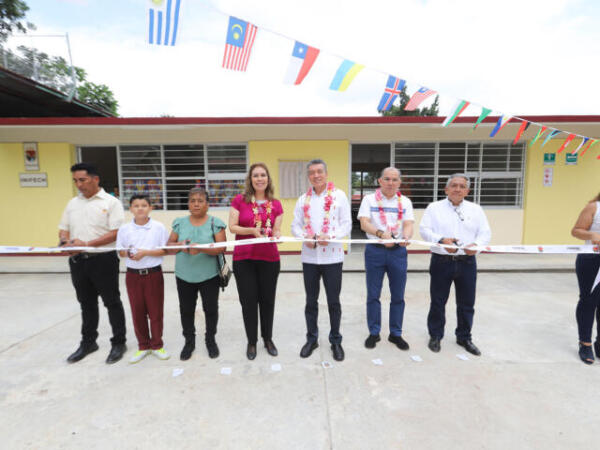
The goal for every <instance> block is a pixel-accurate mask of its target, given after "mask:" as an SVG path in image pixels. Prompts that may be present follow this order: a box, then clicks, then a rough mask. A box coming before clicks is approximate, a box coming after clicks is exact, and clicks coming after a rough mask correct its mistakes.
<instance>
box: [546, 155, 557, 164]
mask: <svg viewBox="0 0 600 450" xmlns="http://www.w3.org/2000/svg"><path fill="white" fill-rule="evenodd" d="M555 162H556V153H544V165H545V166H553V165H554V163H555Z"/></svg>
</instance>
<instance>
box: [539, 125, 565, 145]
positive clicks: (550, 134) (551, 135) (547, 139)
mask: <svg viewBox="0 0 600 450" xmlns="http://www.w3.org/2000/svg"><path fill="white" fill-rule="evenodd" d="M559 133H560V130H555V129H554V128H553V129H552V131H551V132H550V133H548V136H546V139H544V142H542V146H541V147H540V148H544V145H546V142H548V141H549V140H550V139H552V138H553V137H554V136H556V135H557V134H559Z"/></svg>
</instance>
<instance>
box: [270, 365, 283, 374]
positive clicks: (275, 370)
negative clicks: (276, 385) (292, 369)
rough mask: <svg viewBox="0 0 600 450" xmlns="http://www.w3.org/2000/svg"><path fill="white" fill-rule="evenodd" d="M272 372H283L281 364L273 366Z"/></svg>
mask: <svg viewBox="0 0 600 450" xmlns="http://www.w3.org/2000/svg"><path fill="white" fill-rule="evenodd" d="M271 370H272V371H273V372H281V364H279V363H275V364H271Z"/></svg>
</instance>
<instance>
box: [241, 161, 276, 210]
mask: <svg viewBox="0 0 600 450" xmlns="http://www.w3.org/2000/svg"><path fill="white" fill-rule="evenodd" d="M257 167H262V168H263V169H265V172H267V178H268V180H269V181H268V182H267V188H266V189H265V197H266V198H267V200H273V196H274V190H273V180H272V179H271V174H270V173H269V169H268V167H267V165H266V164H265V163H262V162H257V163H254V164H252V165H251V166H250V169H248V175H246V187H245V188H244V201H245V202H246V203H250V202H251V201H252V196H253V195H254V194H255V192H254V188H253V187H252V172H253V171H254V169H256V168H257Z"/></svg>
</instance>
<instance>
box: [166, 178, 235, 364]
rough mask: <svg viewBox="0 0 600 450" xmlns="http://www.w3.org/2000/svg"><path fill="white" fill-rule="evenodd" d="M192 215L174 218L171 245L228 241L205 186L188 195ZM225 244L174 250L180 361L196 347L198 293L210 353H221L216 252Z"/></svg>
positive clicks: (213, 355) (221, 251)
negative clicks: (211, 213) (210, 207)
mask: <svg viewBox="0 0 600 450" xmlns="http://www.w3.org/2000/svg"><path fill="white" fill-rule="evenodd" d="M188 209H189V211H190V215H189V216H186V217H179V218H177V219H175V220H174V221H173V231H171V236H170V237H169V244H171V245H185V244H189V243H192V244H207V243H210V242H224V241H225V239H226V238H225V224H224V223H223V221H222V220H221V219H219V218H217V217H212V216H209V215H208V214H207V212H208V194H207V192H206V191H205V190H204V189H200V188H192V189H191V190H190V192H189V194H188ZM224 252H225V247H222V248H211V249H185V250H174V251H173V252H172V253H176V255H177V256H176V257H175V279H176V281H177V293H178V295H179V312H180V314H181V326H182V327H183V336H184V337H185V345H184V346H183V350H181V355H180V358H181V360H187V359H190V357H191V356H192V352H193V351H194V349H195V348H196V327H195V326H194V315H195V313H196V301H197V299H198V292H200V297H201V298H202V309H203V310H204V318H205V321H206V332H205V334H204V341H205V343H206V349H207V350H208V356H209V357H211V358H216V357H217V356H219V347H218V346H217V342H216V341H215V334H217V322H218V320H219V303H218V301H219V275H218V266H217V255H218V254H219V253H224Z"/></svg>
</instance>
